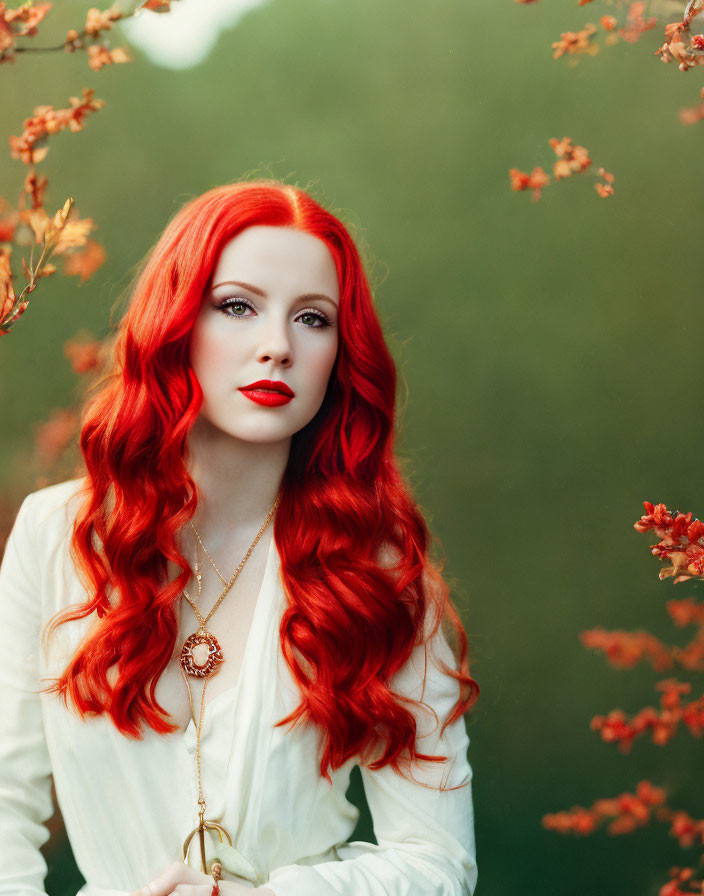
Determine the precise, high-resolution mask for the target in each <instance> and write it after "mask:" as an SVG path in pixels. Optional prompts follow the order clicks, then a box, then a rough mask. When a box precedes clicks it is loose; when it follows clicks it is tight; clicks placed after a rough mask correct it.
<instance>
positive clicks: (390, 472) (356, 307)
mask: <svg viewBox="0 0 704 896" xmlns="http://www.w3.org/2000/svg"><path fill="white" fill-rule="evenodd" d="M253 225H269V226H282V227H295V228H297V229H298V230H301V231H304V232H306V233H309V234H312V235H313V236H316V237H318V238H319V239H321V240H323V242H324V243H325V244H326V246H327V247H328V249H329V251H330V253H331V254H332V257H333V259H334V261H335V265H336V269H337V274H338V278H339V285H340V305H339V308H340V311H339V323H338V326H339V349H338V355H337V358H336V361H335V365H334V367H333V370H332V374H331V377H330V382H329V385H328V389H327V393H326V396H325V399H324V401H323V404H322V406H321V408H320V410H319V411H318V413H317V414H316V416H315V417H314V419H313V420H312V421H311V422H310V423H309V424H308V425H307V426H305V427H304V428H303V429H302V430H301V431H300V432H298V433H296V434H295V435H294V436H293V438H292V443H291V450H290V455H289V460H288V464H287V467H286V470H285V472H284V476H283V479H282V484H281V490H280V504H279V508H278V511H277V514H276V517H275V523H274V527H275V528H274V537H275V540H276V544H277V546H278V549H279V553H280V557H281V572H282V579H283V584H284V588H285V591H286V595H287V601H288V603H287V607H286V609H285V610H284V612H283V615H282V619H281V627H280V641H281V650H282V654H283V656H284V658H285V660H286V662H287V663H288V666H289V668H290V669H291V672H292V674H293V676H294V678H295V680H296V682H297V684H298V687H299V689H300V692H301V697H302V699H301V702H300V704H299V705H298V706H297V708H296V709H295V711H294V712H292V713H291V714H289V715H288V716H287V717H286V718H284V719H282V720H280V721H279V722H278V723H277V724H278V725H284V724H288V723H292V724H293V725H296V724H298V723H299V722H304V721H308V722H312V723H314V724H316V725H318V726H319V727H320V729H321V730H322V732H323V734H324V737H323V741H322V755H321V762H320V773H321V775H324V776H325V777H327V778H328V780H329V779H330V778H329V774H328V767H329V766H330V767H331V768H332V769H333V770H334V769H337V768H339V767H340V766H341V765H343V764H344V763H345V762H346V761H347V760H348V759H349V758H350V757H351V756H354V755H356V754H358V753H359V755H360V757H365V760H366V758H368V757H369V755H370V753H371V750H372V749H373V748H375V747H377V746H380V743H381V735H380V734H379V730H380V729H381V730H383V731H384V739H385V740H386V747H385V750H384V751H383V754H382V755H381V757H380V758H379V759H377V760H376V761H375V762H373V763H372V764H370V766H369V767H370V768H372V769H376V768H381V767H382V766H384V765H386V764H388V763H391V764H392V765H393V767H394V768H396V769H397V770H398V769H399V758H400V757H401V756H402V754H403V758H408V759H409V760H410V761H413V760H414V759H427V760H430V761H443V760H445V759H446V758H447V757H433V756H427V755H425V754H423V753H418V752H416V749H415V746H416V720H415V717H414V715H413V713H411V712H410V711H409V710H408V709H406V708H404V706H403V705H402V704H401V703H400V702H399V699H400V700H402V701H404V702H405V699H406V698H399V697H398V696H397V695H396V694H394V693H392V691H391V690H390V689H389V687H388V685H387V681H388V679H389V678H390V677H391V676H392V675H393V674H394V673H395V672H397V671H398V670H399V669H401V667H402V666H404V664H405V663H406V662H407V661H408V660H409V657H410V654H411V651H412V649H413V648H414V646H416V645H417V644H419V643H423V639H424V638H425V637H427V636H428V625H427V622H428V620H430V619H433V618H434V625H433V626H432V629H431V631H430V634H431V635H432V634H434V633H435V632H436V631H437V629H438V627H439V626H440V624H441V622H442V620H443V618H445V617H447V618H449V620H450V622H451V624H452V626H453V627H454V629H455V632H456V635H457V639H458V642H459V653H460V656H459V663H458V667H459V668H457V669H454V668H452V667H450V666H447V665H446V664H445V663H442V661H440V662H441V663H442V667H443V670H444V671H446V672H447V674H449V675H451V676H452V677H453V678H455V679H456V680H457V681H458V682H459V688H458V691H459V694H460V696H459V698H458V701H457V703H456V705H455V706H454V708H453V711H452V713H451V714H450V715H449V716H448V718H447V720H446V721H445V724H444V725H443V728H442V731H444V729H445V727H446V726H447V725H449V724H450V723H451V722H454V721H455V720H456V719H458V718H459V717H460V716H461V715H462V714H463V713H464V712H466V711H467V710H468V709H469V708H470V707H471V706H472V705H473V704H474V703H475V701H476V699H477V697H478V695H479V687H478V685H477V683H476V682H475V680H474V679H473V678H472V677H471V676H470V674H469V663H468V659H467V637H466V634H465V632H464V629H463V627H462V623H461V621H460V618H459V615H458V613H457V611H456V609H455V608H454V607H453V605H452V603H451V601H450V598H449V589H448V586H447V584H446V583H445V582H444V580H443V578H442V576H441V574H440V568H438V567H437V566H436V565H434V564H433V562H432V561H431V560H430V558H429V556H428V549H429V543H430V534H429V531H428V528H427V526H426V523H425V521H424V519H423V516H422V514H421V513H420V511H419V510H418V508H417V507H416V505H415V502H414V501H413V499H412V497H411V496H410V493H409V489H408V488H407V487H406V485H405V484H404V482H403V479H402V476H401V474H400V473H399V470H398V467H397V465H396V461H395V459H394V454H393V439H394V412H395V401H396V371H395V366H394V362H393V359H392V357H391V355H390V353H389V350H388V348H387V346H386V343H385V341H384V337H383V335H382V330H381V325H380V323H379V320H378V317H377V314H376V311H375V309H374V306H373V303H372V297H371V291H370V288H369V284H368V282H367V278H366V276H365V273H364V269H363V265H362V262H361V259H360V257H359V254H358V251H357V249H356V247H355V245H354V242H353V241H352V238H351V237H350V235H349V233H348V231H347V229H346V228H345V226H344V225H343V224H342V223H341V222H340V221H339V220H338V219H337V218H336V217H335V216H334V215H332V214H331V213H330V212H328V211H326V210H325V209H324V208H322V207H321V206H320V205H319V204H318V203H317V202H315V201H314V200H313V199H312V198H311V197H310V196H309V195H308V194H307V193H305V192H303V191H302V190H300V189H298V188H296V187H292V186H287V185H283V184H280V183H278V182H276V181H270V180H258V181H252V182H247V183H235V184H230V185H226V186H222V187H217V188H215V189H212V190H209V191H208V192H206V193H204V194H203V195H201V196H198V197H197V198H195V199H193V200H191V201H190V202H188V203H187V204H186V205H185V206H184V207H183V208H182V209H181V210H180V211H179V212H178V213H177V214H176V215H175V216H174V217H173V219H172V220H171V221H170V222H169V224H168V226H167V227H166V229H165V231H164V232H163V234H162V235H161V237H160V239H159V240H158V242H157V244H156V246H155V248H154V249H153V251H152V252H151V254H150V256H149V257H148V259H147V261H146V263H145V265H144V267H143V270H142V271H141V273H140V275H139V277H138V279H137V282H136V285H135V288H134V291H133V294H132V298H131V301H130V304H129V307H128V309H127V311H126V313H125V315H124V317H123V318H122V320H121V322H120V325H119V327H118V330H117V335H116V338H115V343H114V354H113V359H112V362H111V367H110V369H109V370H108V371H107V372H106V373H105V375H104V376H103V378H102V380H101V381H100V382H99V383H98V386H97V388H96V390H95V394H94V395H93V397H92V398H91V399H90V400H89V401H88V402H87V403H86V406H85V408H84V411H83V416H82V425H81V434H80V446H81V451H82V454H83V458H84V461H85V465H86V477H85V483H84V486H83V502H82V504H81V506H80V508H79V510H78V513H77V515H76V519H75V522H74V525H73V532H72V539H71V546H70V553H71V556H72V558H73V561H74V563H75V565H76V569H77V570H78V571H79V573H80V574H81V575H82V576H83V578H84V581H85V582H86V583H87V584H88V586H89V593H91V594H92V595H93V597H92V599H91V600H88V601H87V602H86V603H85V604H79V605H72V606H70V607H67V608H66V609H64V610H63V611H60V612H59V613H58V614H56V615H55V616H54V617H52V619H51V620H50V621H49V623H48V625H47V629H48V633H49V634H50V633H51V632H53V630H54V628H55V627H56V626H58V625H61V624H63V623H65V622H68V621H70V620H75V619H79V618H84V617H85V616H88V615H89V614H90V613H93V612H95V613H96V614H97V619H96V624H95V625H94V626H93V628H92V629H91V630H90V631H89V632H88V634H87V635H86V637H85V638H84V640H83V641H82V643H81V644H80V645H79V647H78V648H77V650H76V652H75V654H74V655H73V657H72V658H71V660H70V662H69V663H68V665H67V667H66V669H65V670H64V672H63V673H62V674H61V676H60V677H58V678H55V679H52V680H53V682H54V683H53V684H52V685H51V686H50V687H47V688H44V689H43V690H45V691H48V692H53V693H58V694H60V695H61V696H62V697H63V700H64V703H65V704H67V700H68V697H69V696H70V698H71V699H72V701H73V703H74V705H75V706H76V708H77V709H78V712H79V713H80V715H81V717H82V718H83V717H84V715H85V714H89V715H101V714H103V713H107V714H108V715H109V716H110V717H111V719H112V721H113V722H114V724H115V726H116V727H117V728H118V729H119V730H120V731H121V732H122V733H124V734H125V735H126V736H129V737H134V738H141V736H142V733H141V730H140V723H141V722H145V723H146V724H147V725H149V726H150V727H151V728H153V729H154V730H155V731H157V732H158V733H161V734H167V733H172V732H174V731H176V730H177V726H176V725H174V724H172V723H169V722H168V721H167V720H168V718H169V716H168V714H167V713H165V712H164V711H163V710H161V709H159V708H158V705H157V703H156V700H155V687H156V683H157V681H158V679H159V676H160V675H161V673H162V672H163V671H164V669H165V668H166V666H167V664H168V662H169V660H170V659H171V657H172V655H173V650H174V646H175V641H176V637H177V634H178V631H177V630H178V624H177V617H176V611H175V608H176V605H177V602H178V600H179V597H180V595H181V592H182V589H183V588H184V587H185V586H186V585H187V584H188V581H189V579H190V577H191V574H192V571H191V567H190V566H189V564H188V561H187V560H186V559H185V557H183V556H182V554H181V552H180V551H179V549H178V547H177V542H176V535H177V533H178V532H179V531H180V530H181V529H182V528H183V527H184V526H185V525H186V524H187V523H188V520H189V519H191V517H192V516H193V515H194V513H195V510H196V504H197V492H196V486H195V483H194V481H193V479H192V478H191V477H190V475H189V473H188V471H187V468H186V464H185V461H184V457H185V450H186V443H187V436H188V433H189V430H190V429H191V426H192V425H193V423H194V421H195V420H196V418H197V416H198V413H199V409H200V406H201V402H202V391H201V389H200V385H199V383H198V381H197V379H196V377H195V374H194V372H193V370H192V368H191V367H190V364H189V360H188V359H189V339H190V334H191V330H192V328H193V325H194V323H195V319H196V317H197V315H198V313H199V310H200V307H201V302H202V296H203V293H204V290H205V288H206V286H207V283H208V280H209V278H210V276H211V273H212V271H213V269H214V267H215V264H216V261H217V259H218V256H219V253H220V251H221V249H222V248H223V246H224V244H225V243H226V242H228V241H229V240H230V239H232V238H233V237H234V236H236V235H237V234H238V233H240V232H241V231H242V230H244V229H245V228H246V227H251V226H253ZM111 487H112V488H113V490H114V507H113V508H112V509H111V510H110V511H108V497H109V495H108V493H109V490H110V488H111ZM301 520H305V526H301V525H300V521H301ZM96 537H97V539H99V542H100V545H101V547H102V550H101V551H99V550H97V549H96V544H95V539H96ZM379 545H384V547H385V550H384V556H380V555H379ZM391 555H393V557H394V559H395V561H396V564H395V566H393V567H390V566H389V564H388V563H387V562H386V561H385V560H384V557H386V558H388V557H389V556H391ZM168 561H171V562H172V563H174V564H176V565H177V566H178V567H180V568H181V569H182V570H183V571H182V573H181V574H180V575H179V576H178V577H177V578H176V579H175V580H174V581H172V582H170V583H167V584H164V582H165V581H166V578H167V568H168V567H167V563H168ZM109 588H110V589H111V592H114V599H113V601H112V602H111V601H110V599H109V598H108V589H109ZM46 635H47V632H45V637H46ZM118 662H119V667H118V672H119V674H118V675H117V677H116V679H115V680H114V682H113V683H112V684H110V683H109V682H108V677H107V673H108V670H109V669H110V668H111V667H112V666H113V665H114V664H116V663H118ZM409 702H411V703H414V704H416V705H418V701H410V700H409ZM442 731H441V733H442ZM406 754H407V755H406Z"/></svg>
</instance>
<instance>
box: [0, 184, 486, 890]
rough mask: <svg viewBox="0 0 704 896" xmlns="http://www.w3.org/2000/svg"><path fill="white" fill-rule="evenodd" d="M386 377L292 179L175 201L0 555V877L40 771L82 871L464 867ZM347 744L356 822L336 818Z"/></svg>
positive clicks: (372, 319)
mask: <svg viewBox="0 0 704 896" xmlns="http://www.w3.org/2000/svg"><path fill="white" fill-rule="evenodd" d="M395 391H396V375H395V368H394V364H393V361H392V358H391V356H390V354H389V351H388V349H387V347H386V345H385V343H384V339H383V336H382V332H381V327H380V325H379V321H378V318H377V315H376V313H375V310H374V307H373V304H372V299H371V294H370V290H369V286H368V283H367V280H366V278H365V275H364V271H363V267H362V264H361V261H360V258H359V255H358V252H357V250H356V248H355V246H354V244H353V242H352V240H351V238H350V236H349V234H348V232H347V230H346V229H345V227H344V226H343V225H342V223H341V222H340V221H339V220H338V219H337V218H336V217H334V216H333V215H332V214H330V213H329V212H327V211H326V210H324V209H323V208H322V207H321V206H320V205H319V204H317V203H316V202H315V201H314V200H313V199H312V198H311V197H310V196H308V195H307V194H306V193H305V192H303V191H301V190H299V189H297V188H294V187H291V186H285V185H282V184H279V183H277V182H274V181H254V182H249V183H237V184H232V185H228V186H223V187H219V188H216V189H213V190H210V191H209V192H207V193H205V194H204V195H202V196H200V197H198V198H196V199H194V200H192V201H191V202H189V203H188V204H187V205H186V206H185V207H184V208H183V209H182V210H181V211H180V212H179V213H178V214H177V215H176V216H175V217H174V218H173V220H172V221H171V222H170V223H169V225H168V226H167V228H166V230H165V232H164V233H163V235H162V236H161V238H160V239H159V241H158V243H157V245H156V247H155V248H154V250H153V251H152V253H151V255H150V257H149V259H148V261H147V263H146V265H145V267H144V269H143V271H142V272H141V274H140V276H139V278H138V281H137V283H136V286H135V289H134V293H133V296H132V299H131V302H130V305H129V308H128V310H127V312H126V314H125V316H124V318H123V319H122V321H121V323H120V326H119V330H118V333H117V338H116V341H115V345H114V357H113V360H112V364H111V367H110V369H109V370H108V372H107V373H106V374H105V376H104V377H103V379H102V381H101V382H100V383H99V384H98V386H97V390H96V392H95V394H94V395H93V397H92V398H91V400H90V401H89V403H88V404H87V406H86V409H85V411H84V415H83V421H82V430H81V439H80V443H81V450H82V453H83V457H84V460H85V465H86V475H85V476H84V477H81V478H79V479H75V480H70V481H68V482H63V483H59V484H58V485H54V486H50V487H48V488H44V489H41V490H39V491H37V492H34V493H33V494H31V495H29V496H28V497H27V498H26V499H25V501H24V503H23V504H22V507H21V508H20V511H19V513H18V517H17V520H16V523H15V526H14V527H13V530H12V533H11V535H10V538H9V540H8V544H7V549H6V553H5V557H4V559H3V564H2V568H1V569H0V620H1V622H2V625H3V631H4V632H6V633H8V635H9V637H8V643H7V645H6V650H9V656H6V662H5V663H3V664H0V684H1V685H2V687H1V688H0V691H1V692H2V695H3V701H4V711H3V712H2V718H1V720H0V726H1V727H0V776H1V780H0V819H1V828H2V835H3V855H4V856H5V858H4V859H3V861H2V865H3V867H2V869H1V873H0V893H2V892H8V893H9V892H12V893H20V892H21V893H22V894H23V896H24V894H37V893H42V892H44V891H43V880H44V876H45V873H46V865H45V863H44V860H43V858H42V857H41V853H40V852H39V847H40V846H41V844H42V843H43V842H45V840H46V838H47V836H48V833H47V830H46V827H45V825H44V822H45V821H46V820H47V819H48V818H49V816H50V815H51V812H52V805H51V796H50V774H51V773H52V772H53V776H54V783H55V786H56V791H57V797H58V802H59V804H60V806H61V810H62V814H63V817H64V821H65V824H66V828H67V833H68V836H69V839H70V842H71V844H72V847H73V851H74V855H75V857H76V861H77V864H78V867H79V868H80V870H81V873H82V874H83V875H84V877H85V879H86V885H85V887H83V889H82V890H81V894H82V896H125V894H127V893H132V894H135V893H139V894H140V896H166V894H172V893H178V894H187V896H208V894H211V893H214V894H216V893H218V892H220V893H223V894H231V896H236V894H242V893H245V892H247V893H248V892H251V891H252V889H254V891H255V892H257V893H261V894H264V896H271V894H274V896H323V894H330V893H349V894H354V896H365V894H368V896H377V894H379V896H380V894H385V896H397V894H399V896H400V894H401V893H403V894H418V896H422V894H428V896H430V894H433V896H441V894H442V896H449V894H467V893H469V894H472V893H473V891H474V888H475V886H476V879H477V870H476V862H475V846H474V827H473V807H472V797H471V777H472V772H471V768H470V765H469V763H468V761H467V756H466V751H467V746H468V743H469V740H468V737H467V732H466V728H465V724H464V719H463V713H464V712H466V711H467V710H468V709H469V708H470V707H471V706H472V705H473V704H474V702H475V701H476V699H477V696H478V692H479V690H478V687H477V684H476V682H475V681H474V679H473V678H471V676H470V675H469V665H468V662H467V639H466V635H465V633H464V631H463V629H462V625H461V623H460V620H459V617H458V615H457V612H456V610H455V609H454V607H453V606H452V603H451V602H450V599H449V596H448V588H447V586H446V584H445V583H444V581H443V579H442V577H441V575H440V571H439V569H438V568H437V567H436V566H435V565H434V564H433V563H432V562H431V560H430V558H429V556H428V548H429V541H430V536H429V533H428V530H427V528H426V524H425V522H424V520H423V518H422V516H421V514H420V512H419V510H418V509H417V507H416V505H415V503H414V502H413V500H412V498H411V496H410V494H409V491H408V489H407V487H406V486H405V484H404V482H403V480H402V477H401V476H400V474H399V471H398V468H397V465H396V463H395V460H394V455H393V436H394V405H395ZM443 618H446V619H449V621H450V623H451V626H452V627H453V628H454V630H455V633H456V635H457V638H458V642H459V654H460V657H459V662H457V661H456V660H455V658H454V656H453V653H452V651H451V649H450V647H449V644H448V642H447V640H446V638H445V635H444V634H443V630H442V627H441V622H442V621H443ZM40 636H42V637H41V644H42V648H43V649H42V650H41V651H40V649H39V644H40ZM46 680H49V683H48V684H46V683H45V682H46ZM40 681H41V682H42V683H44V687H41V688H40ZM59 696H60V697H61V698H62V699H58V697H59ZM354 765H359V766H360V769H361V774H362V779H363V782H364V787H365V793H366V796H367V801H368V803H369V807H370V810H371V813H372V817H373V822H374V830H375V835H376V838H377V840H378V845H377V844H371V843H366V842H361V841H356V842H352V843H350V842H348V838H349V836H350V834H351V833H352V831H353V830H354V827H355V824H356V822H357V820H358V814H359V813H358V811H357V810H356V809H355V807H354V806H352V805H351V804H350V803H349V802H347V800H346V799H345V793H346V790H347V787H348V785H349V778H350V772H351V769H352V767H353V766H354Z"/></svg>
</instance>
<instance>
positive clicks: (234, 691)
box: [181, 532, 278, 739]
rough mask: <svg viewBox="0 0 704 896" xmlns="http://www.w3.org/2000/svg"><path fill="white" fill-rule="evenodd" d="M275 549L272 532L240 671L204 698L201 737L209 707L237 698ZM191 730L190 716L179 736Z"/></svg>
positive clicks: (268, 592) (264, 600)
mask: <svg viewBox="0 0 704 896" xmlns="http://www.w3.org/2000/svg"><path fill="white" fill-rule="evenodd" d="M276 551H278V549H277V547H276V544H275V539H274V533H273V532H272V533H271V539H270V541H269V551H268V553H267V558H266V563H265V564H264V575H263V576H262V583H261V585H260V586H259V593H258V595H257V602H256V604H255V605H254V613H253V614H252V620H251V622H250V624H249V632H248V633H247V640H246V642H245V645H244V653H243V654H242V662H241V663H240V671H239V674H238V676H237V681H236V682H235V684H234V685H233V686H232V687H231V688H226V689H225V690H224V691H220V693H219V694H216V696H215V697H213V698H212V699H211V700H208V699H206V702H205V709H204V711H203V728H202V730H201V738H202V737H203V734H204V733H205V731H206V728H207V720H208V713H209V711H210V709H211V707H213V706H215V705H216V704H217V703H219V701H220V700H224V699H225V698H230V699H231V700H232V702H233V703H234V702H235V701H236V699H237V695H238V693H239V691H240V686H241V683H242V679H243V677H244V675H245V674H246V671H247V660H248V658H249V655H250V654H251V652H252V650H253V647H252V643H253V641H254V638H255V637H256V634H255V629H256V628H257V627H258V624H259V620H260V619H261V616H262V614H263V612H264V607H263V604H268V601H269V598H270V595H271V593H273V591H274V583H273V582H270V581H269V580H270V578H271V577H272V575H273V567H274V563H273V560H272V556H275V552H276ZM206 694H207V691H206ZM191 731H193V732H194V734H195V735H196V736H197V733H198V730H197V726H196V724H195V722H194V721H193V717H192V716H191V718H190V719H189V720H188V725H186V727H185V728H184V730H183V731H182V732H181V737H182V738H184V739H185V738H186V737H188V736H189V735H190V733H191Z"/></svg>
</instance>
